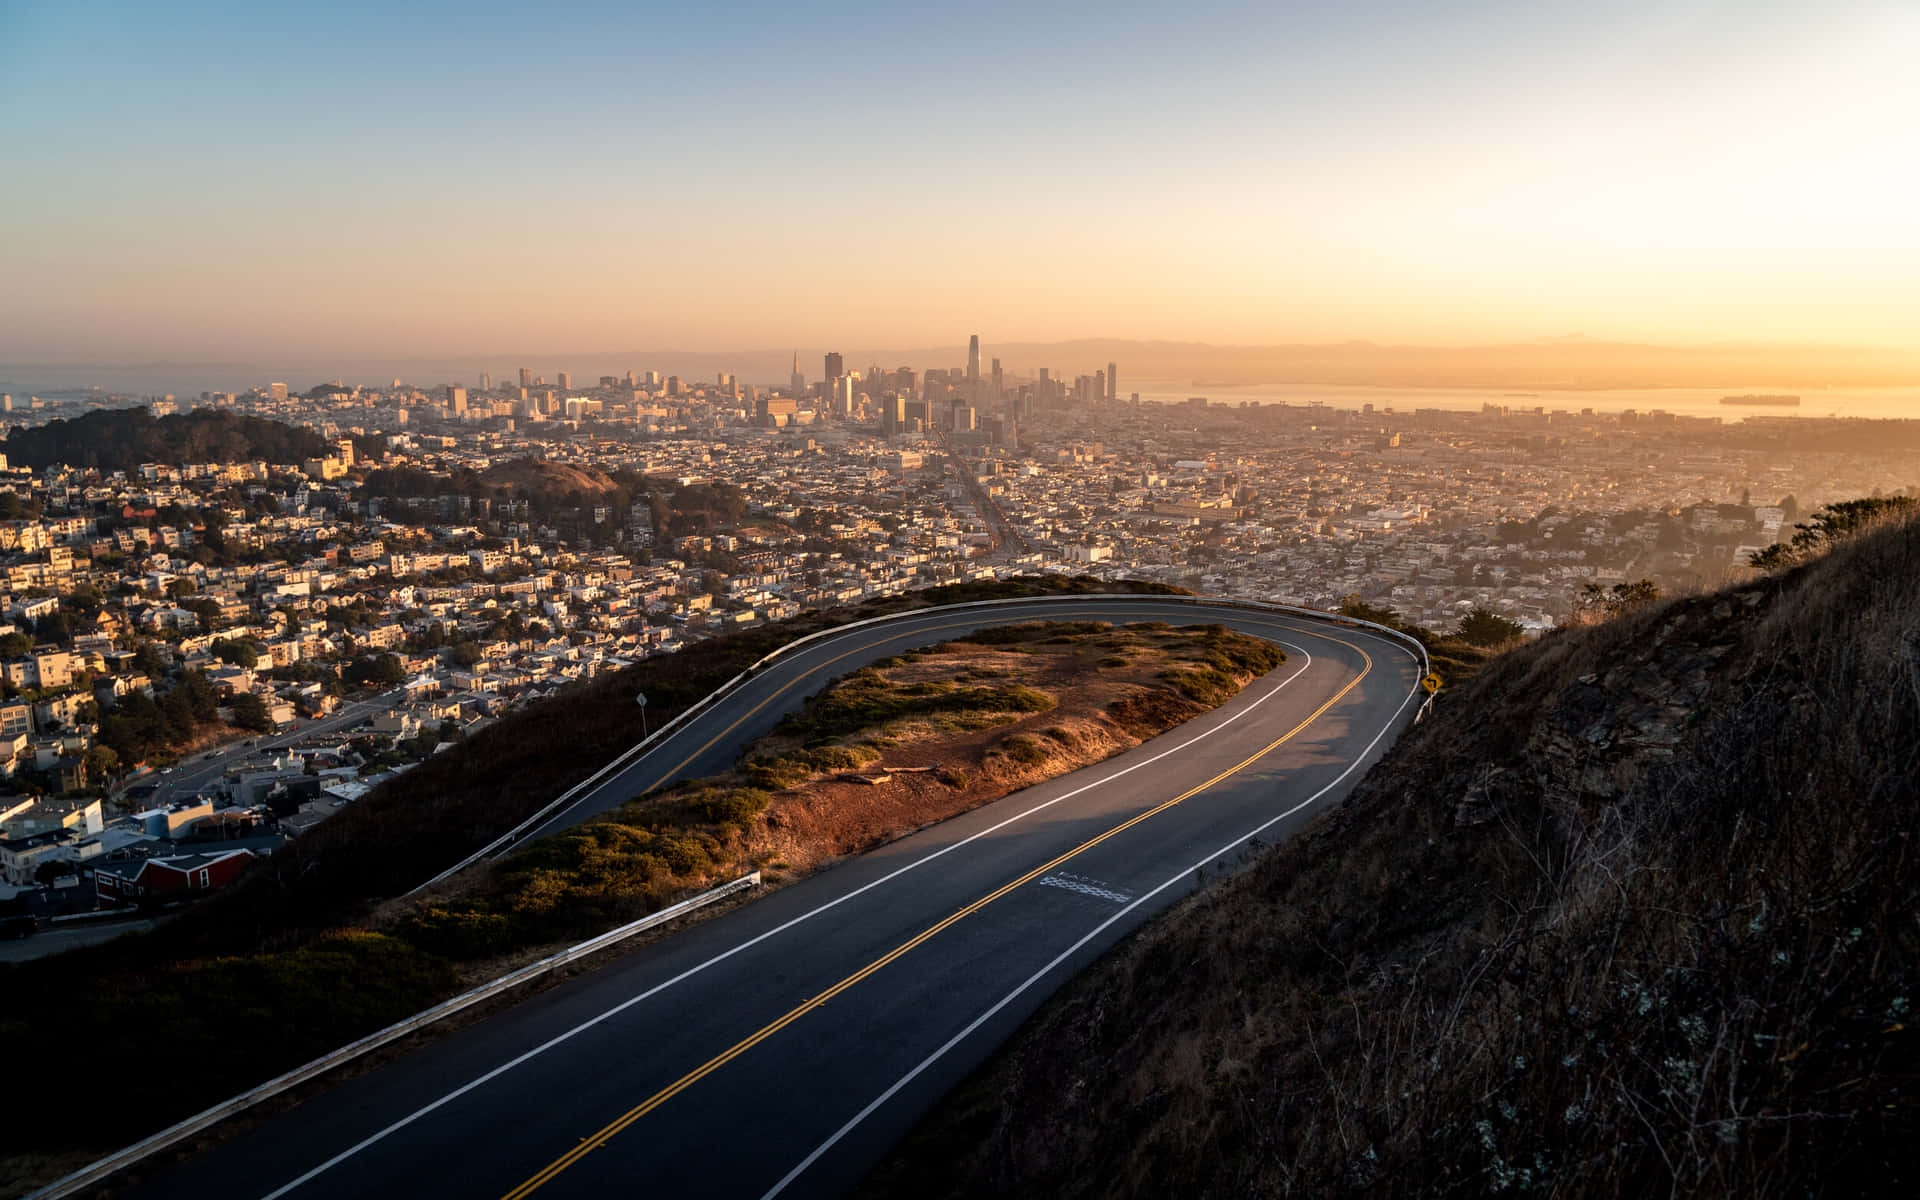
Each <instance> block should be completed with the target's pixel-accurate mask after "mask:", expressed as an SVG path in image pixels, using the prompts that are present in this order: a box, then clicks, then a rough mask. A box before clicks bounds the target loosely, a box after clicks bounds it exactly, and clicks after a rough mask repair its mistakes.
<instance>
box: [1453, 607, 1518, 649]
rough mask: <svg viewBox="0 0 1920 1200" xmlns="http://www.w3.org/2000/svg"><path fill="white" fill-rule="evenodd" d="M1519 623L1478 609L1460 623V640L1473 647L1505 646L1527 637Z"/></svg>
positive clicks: (1486, 610)
mask: <svg viewBox="0 0 1920 1200" xmlns="http://www.w3.org/2000/svg"><path fill="white" fill-rule="evenodd" d="M1526 632H1527V631H1526V629H1525V628H1524V627H1522V626H1521V624H1520V623H1519V622H1518V621H1509V620H1507V619H1506V618H1505V617H1503V616H1501V615H1500V614H1498V613H1496V612H1494V611H1493V610H1491V609H1487V608H1476V609H1474V610H1473V611H1472V612H1470V613H1468V614H1467V615H1466V617H1465V618H1464V619H1463V620H1462V621H1461V622H1460V640H1461V641H1464V642H1466V643H1467V644H1468V645H1471V646H1489V647H1491V646H1505V645H1507V644H1508V643H1510V642H1517V641H1519V640H1520V639H1521V638H1522V637H1523V636H1525V635H1526Z"/></svg>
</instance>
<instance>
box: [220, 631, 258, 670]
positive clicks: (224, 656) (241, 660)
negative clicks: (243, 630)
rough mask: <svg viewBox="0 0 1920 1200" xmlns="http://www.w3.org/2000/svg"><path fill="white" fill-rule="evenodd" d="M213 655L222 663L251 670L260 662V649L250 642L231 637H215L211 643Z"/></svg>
mask: <svg viewBox="0 0 1920 1200" xmlns="http://www.w3.org/2000/svg"><path fill="white" fill-rule="evenodd" d="M213 656H214V657H215V658H217V659H219V660H220V661H221V662H224V663H232V664H233V665H234V666H236V667H245V668H246V669H247V670H249V671H251V670H253V668H254V667H255V666H257V665H259V662H260V651H259V650H257V649H255V648H254V645H253V643H252V642H248V641H242V640H238V639H231V638H217V639H215V641H214V643H213Z"/></svg>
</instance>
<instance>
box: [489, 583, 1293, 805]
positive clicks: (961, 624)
mask: <svg viewBox="0 0 1920 1200" xmlns="http://www.w3.org/2000/svg"><path fill="white" fill-rule="evenodd" d="M1138 611H1139V612H1142V613H1147V612H1158V611H1159V610H1157V609H1153V608H1150V607H1149V608H1142V609H1140V610H1138ZM1096 615H1098V616H1099V617H1100V618H1101V619H1103V620H1104V619H1107V618H1109V617H1112V616H1114V615H1116V614H1115V613H1114V611H1113V606H1111V605H1109V606H1107V607H1106V608H1105V609H1104V610H1103V609H1101V608H1099V607H1093V608H1089V609H1088V610H1087V611H1085V612H1075V611H1073V610H1072V609H1068V610H1066V611H1064V612H1061V613H1060V614H1058V615H1057V616H1056V615H1054V614H1051V613H1050V614H1048V615H1047V616H1046V617H1044V618H1042V619H1043V620H1048V621H1053V620H1059V619H1062V618H1071V617H1078V618H1081V619H1083V620H1084V619H1085V618H1087V617H1089V616H1096ZM1139 619H1145V620H1159V619H1160V618H1159V617H1152V616H1149V617H1144V618H1139ZM1192 623H1193V624H1203V623H1204V622H1192ZM1257 623H1259V624H1263V625H1266V626H1267V627H1268V628H1273V629H1286V628H1288V627H1287V626H1284V625H1279V624H1275V623H1271V622H1257ZM969 628H971V629H987V628H991V626H990V625H983V624H982V623H981V622H980V621H979V620H966V621H953V622H950V623H948V624H945V625H928V626H922V627H919V628H916V629H911V630H907V631H905V632H902V633H898V634H895V635H893V636H891V637H886V638H882V639H881V640H880V642H879V645H882V646H884V645H886V644H887V643H889V642H895V641H900V640H903V639H906V638H909V637H916V636H919V635H922V634H928V633H941V632H943V631H945V630H948V629H969ZM865 632H868V631H865V630H861V631H858V632H856V633H851V634H848V635H847V636H848V637H859V636H860V635H861V634H862V633H865ZM1289 632H1292V630H1289ZM834 645H835V643H833V642H827V643H824V644H822V645H820V646H815V647H813V648H812V650H808V651H806V652H804V653H807V654H810V653H812V652H813V650H829V649H832V648H833V646H834ZM874 648H875V643H872V642H868V643H866V644H864V645H861V646H856V647H854V648H853V649H852V650H849V651H847V652H846V653H844V654H837V655H835V656H834V657H832V658H829V659H827V660H826V661H825V662H822V663H820V664H818V665H817V666H813V667H809V668H808V669H807V670H806V671H804V672H802V673H801V674H799V675H797V676H795V677H794V678H792V679H790V680H788V681H787V682H786V683H784V684H782V685H780V687H779V688H778V689H777V690H775V691H774V692H773V693H772V694H771V695H769V696H768V697H767V698H766V699H764V700H762V701H761V702H760V703H758V704H756V705H754V706H753V707H752V708H750V709H748V710H747V711H746V712H744V713H742V714H741V715H740V716H739V717H737V718H735V719H734V722H733V724H731V725H729V726H727V727H726V728H725V729H722V730H721V731H720V732H719V733H716V734H714V735H713V736H712V737H711V738H708V739H707V742H706V744H705V745H704V746H701V747H700V748H699V749H698V750H695V751H694V752H693V753H692V754H689V755H687V756H686V757H685V758H683V759H681V760H680V761H679V762H678V763H677V764H675V765H674V766H672V767H670V768H668V770H667V772H666V773H665V774H664V775H661V776H660V777H659V778H658V779H656V780H654V781H653V782H652V783H649V784H647V785H646V786H645V787H643V788H641V789H640V790H639V791H637V792H635V793H634V794H633V795H634V796H644V795H646V794H647V793H648V792H651V791H653V790H654V789H655V788H657V787H661V786H664V785H665V784H666V783H667V781H668V780H670V779H672V778H673V777H674V776H675V775H677V774H679V773H680V772H681V771H684V770H685V769H686V768H687V765H688V764H689V763H691V762H692V761H693V760H694V759H696V758H699V757H700V756H701V755H702V754H705V753H706V752H707V751H709V750H711V749H713V748H714V746H716V745H718V744H719V742H720V740H721V739H722V738H725V737H727V736H729V735H731V734H732V733H733V731H734V730H736V729H738V728H740V726H741V725H743V724H745V723H746V722H748V721H750V720H752V719H753V718H754V717H755V716H756V715H757V714H758V713H759V712H760V710H761V709H763V708H765V707H766V706H767V705H769V704H772V703H773V702H774V701H775V700H778V699H779V698H780V697H782V696H784V695H786V694H787V693H788V692H790V691H792V690H793V689H794V688H796V687H798V686H800V685H801V684H802V683H805V682H807V681H808V680H809V679H813V678H815V677H816V676H818V675H819V674H820V672H821V671H822V670H824V669H825V668H827V667H830V666H832V665H833V664H835V663H837V662H841V661H843V660H845V659H849V658H852V657H853V656H854V655H856V654H860V653H862V652H863V651H867V650H872V649H874ZM1302 653H1305V651H1302ZM802 657H804V654H803V655H802ZM782 665H784V664H782ZM776 669H777V668H776ZM667 745H668V743H666V742H662V743H661V744H660V745H658V746H655V747H654V748H653V749H652V750H649V751H647V752H646V753H645V754H643V755H641V756H640V757H639V758H638V759H637V760H635V761H634V762H633V763H632V764H631V765H629V766H628V767H627V769H626V770H625V771H622V772H620V774H619V775H615V776H614V777H613V778H612V779H609V780H608V781H607V782H606V783H604V784H602V785H601V786H600V787H597V788H595V789H594V790H593V791H592V792H589V793H587V795H585V796H582V797H580V799H578V800H576V801H574V802H573V803H572V804H570V805H568V806H567V809H566V811H565V812H560V813H556V814H555V815H554V818H553V820H552V821H548V822H547V824H546V825H542V826H541V828H542V829H545V828H547V827H548V826H551V825H552V824H553V823H554V821H558V820H560V819H562V818H563V817H565V816H566V815H567V813H568V812H571V811H573V810H574V809H575V808H578V807H579V806H580V805H582V804H585V803H586V802H587V801H589V800H591V799H592V798H593V796H595V795H596V794H598V793H599V792H600V791H602V790H603V789H605V788H608V787H611V786H613V785H614V784H616V783H618V782H619V781H620V779H621V778H622V777H623V776H625V775H626V774H627V772H629V771H632V770H634V769H636V768H638V767H639V766H640V764H641V763H643V762H645V761H647V759H649V758H652V757H653V756H654V755H655V754H657V753H659V752H660V751H661V750H664V749H666V747H667ZM630 798H631V797H630ZM603 811H604V810H603ZM540 836H543V835H542V834H540V833H538V832H536V833H534V834H533V835H532V836H531V837H529V838H528V839H527V840H529V841H531V840H532V839H533V838H534V837H540Z"/></svg>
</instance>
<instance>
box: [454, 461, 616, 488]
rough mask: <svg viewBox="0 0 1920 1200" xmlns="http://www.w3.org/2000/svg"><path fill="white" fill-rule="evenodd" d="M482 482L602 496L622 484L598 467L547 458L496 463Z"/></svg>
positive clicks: (493, 484)
mask: <svg viewBox="0 0 1920 1200" xmlns="http://www.w3.org/2000/svg"><path fill="white" fill-rule="evenodd" d="M480 481H481V482H482V483H484V484H486V485H488V486H489V487H495V488H509V489H514V490H516V491H517V490H519V489H523V488H524V489H526V491H528V492H534V493H538V494H540V495H543V496H548V495H552V496H564V495H566V494H567V493H569V492H578V493H579V494H580V495H582V496H602V495H605V494H607V493H609V492H613V491H617V490H619V488H620V486H621V485H620V484H619V483H618V482H617V481H616V480H615V479H614V478H613V476H611V475H608V474H607V473H606V472H605V471H602V470H600V469H599V468H598V467H591V466H581V465H577V464H574V463H562V462H554V461H552V460H551V459H545V458H516V459H512V460H510V461H508V462H500V463H495V464H493V465H492V466H490V467H488V468H487V469H486V470H484V471H482V472H481V473H480Z"/></svg>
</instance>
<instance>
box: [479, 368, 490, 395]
mask: <svg viewBox="0 0 1920 1200" xmlns="http://www.w3.org/2000/svg"><path fill="white" fill-rule="evenodd" d="M480 390H481V391H483V392H490V391H492V390H493V376H491V375H489V374H487V373H486V372H485V371H482V372H480Z"/></svg>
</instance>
